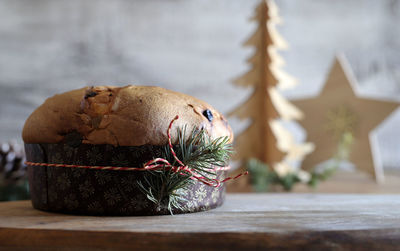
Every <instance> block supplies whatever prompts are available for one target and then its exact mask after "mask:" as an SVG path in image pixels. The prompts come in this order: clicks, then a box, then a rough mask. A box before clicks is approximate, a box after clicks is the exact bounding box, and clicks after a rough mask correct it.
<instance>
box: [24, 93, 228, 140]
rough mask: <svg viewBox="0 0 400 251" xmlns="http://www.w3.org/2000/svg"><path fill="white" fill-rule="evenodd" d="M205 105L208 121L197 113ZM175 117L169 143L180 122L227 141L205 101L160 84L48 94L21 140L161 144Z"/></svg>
mask: <svg viewBox="0 0 400 251" xmlns="http://www.w3.org/2000/svg"><path fill="white" fill-rule="evenodd" d="M207 109H208V110H209V111H210V112H211V114H212V119H210V120H211V121H209V119H208V118H207V117H206V116H205V115H204V114H203V113H204V112H205V111H206V110H207ZM176 115H179V119H178V120H177V121H175V122H174V124H173V127H172V130H171V133H172V139H173V141H175V140H176V132H177V129H176V128H177V127H180V128H182V127H184V126H185V125H186V126H187V129H188V130H192V129H193V128H197V129H200V128H205V129H206V131H207V132H208V134H209V135H210V136H211V137H212V138H217V137H221V136H228V137H230V139H231V141H232V140H233V133H232V130H231V128H230V126H229V125H228V123H227V121H226V120H225V118H224V117H223V116H222V115H221V114H220V113H219V112H218V111H216V110H215V109H214V108H213V107H211V106H210V105H209V104H207V103H205V102H203V101H201V100H198V99H196V98H194V97H191V96H189V95H185V94H182V93H178V92H174V91H170V90H166V89H164V88H160V87H152V86H134V85H129V86H125V87H115V86H96V87H86V88H82V89H78V90H73V91H69V92H65V93H62V94H58V95H55V96H53V97H51V98H48V99H47V100H46V101H45V102H44V103H43V104H42V105H41V106H39V107H38V108H37V109H36V110H35V111H34V112H33V113H32V114H31V115H30V116H29V118H28V119H27V120H26V122H25V126H24V129H23V132H22V138H23V140H24V142H25V143H59V142H62V141H64V138H65V136H66V135H67V134H69V133H71V132H78V133H79V134H80V135H81V136H82V139H83V140H82V143H84V144H112V145H120V146H141V145H163V144H166V143H167V140H168V137H167V128H168V126H169V123H170V122H171V120H172V119H173V118H174V117H175V116H176ZM208 117H209V118H210V116H208Z"/></svg>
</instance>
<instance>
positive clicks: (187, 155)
mask: <svg viewBox="0 0 400 251" xmlns="http://www.w3.org/2000/svg"><path fill="white" fill-rule="evenodd" d="M186 133H187V128H186V126H185V127H184V128H183V129H178V145H175V146H174V151H175V153H176V155H177V157H178V158H179V159H180V160H181V161H182V162H183V163H184V164H185V165H187V166H188V167H189V168H190V169H191V170H193V171H194V172H196V173H197V174H199V175H201V176H204V177H206V178H208V179H215V178H216V177H217V173H216V171H215V170H214V169H212V166H218V167H224V166H226V165H227V162H228V161H229V158H230V156H231V155H232V153H233V147H232V144H230V143H229V137H219V138H217V139H214V140H212V139H211V138H210V137H209V136H208V135H207V133H206V131H205V130H204V129H202V130H195V129H194V130H192V131H191V132H190V135H189V137H188V139H186ZM185 139H186V140H185ZM163 155H164V156H161V157H162V158H164V159H166V160H168V161H169V162H170V163H171V164H172V165H173V166H177V165H178V163H177V161H176V160H175V158H174V156H173V154H172V153H171V150H170V149H169V146H168V145H166V146H165V148H164V152H163ZM192 182H194V181H193V180H192V179H191V175H190V174H189V173H187V172H185V171H178V172H174V171H172V170H170V169H166V168H165V169H159V170H149V171H146V172H145V174H144V179H143V182H142V181H138V185H139V188H140V190H141V191H142V192H143V193H144V194H145V195H146V197H147V199H149V200H150V201H151V202H153V203H155V204H156V205H157V210H159V211H161V210H163V209H168V211H169V212H170V213H171V214H173V213H172V212H173V209H174V208H176V209H182V207H181V204H182V202H184V201H185V198H183V197H182V196H181V195H180V194H179V193H178V192H177V191H178V190H180V189H183V190H187V189H188V186H189V185H190V184H191V183H192Z"/></svg>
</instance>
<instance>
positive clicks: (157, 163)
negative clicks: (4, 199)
mask: <svg viewBox="0 0 400 251" xmlns="http://www.w3.org/2000/svg"><path fill="white" fill-rule="evenodd" d="M178 118H179V116H178V115H176V116H175V118H174V119H173V120H171V122H170V124H169V127H168V130H167V134H168V145H169V149H170V151H171V153H172V155H173V156H174V159H175V160H176V161H177V162H178V164H179V165H178V166H173V165H171V163H169V161H168V160H166V159H163V158H155V159H153V160H150V161H148V162H146V163H145V164H144V165H143V167H122V166H84V165H69V164H50V163H37V162H30V161H25V164H26V165H29V166H47V167H69V168H84V169H96V170H113V171H149V170H160V169H166V170H172V171H174V172H182V173H181V174H182V175H185V174H184V173H183V172H185V173H186V174H187V175H190V179H192V180H197V181H200V182H202V183H204V184H206V185H208V186H212V187H219V186H221V184H222V183H224V182H226V181H228V180H234V179H237V178H239V177H241V176H243V175H247V174H248V172H247V171H246V172H244V173H240V174H238V175H236V176H234V177H227V178H225V179H223V180H218V179H211V178H208V177H205V176H203V175H201V174H198V173H196V172H195V171H193V170H192V169H191V168H189V167H188V166H187V165H185V164H184V163H183V162H182V161H181V160H180V159H179V158H178V156H176V153H175V151H174V148H173V146H172V141H171V128H172V124H173V123H174V121H175V120H177V119H178ZM229 169H230V167H229V166H226V167H215V168H213V169H211V170H214V171H226V170H229Z"/></svg>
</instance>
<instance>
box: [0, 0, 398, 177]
mask: <svg viewBox="0 0 400 251" xmlns="http://www.w3.org/2000/svg"><path fill="white" fill-rule="evenodd" d="M258 3H259V1H258V0H246V1H243V0H234V1H232V0H147V1H138V0H137V1H126V0H112V1H110V0H107V1H106V0H102V1H94V0H69V1H61V0H58V1H54V0H53V1H50V0H35V1H32V0H1V1H0V16H1V17H2V18H1V22H0V115H1V120H0V142H7V141H9V140H16V141H17V142H21V136H20V134H21V130H22V127H23V124H24V121H25V119H26V118H27V117H28V116H29V114H30V113H31V112H32V111H33V110H34V109H35V108H36V107H37V106H38V105H40V104H41V103H42V102H43V101H44V99H45V98H47V97H49V96H52V95H54V94H56V93H60V92H64V91H67V90H71V89H74V88H80V87H82V86H86V85H99V84H113V85H125V84H136V85H158V86H162V87H165V88H168V89H172V90H175V91H179V92H183V93H187V94H190V95H193V96H195V97H197V98H200V99H203V100H205V101H206V102H208V103H210V104H212V105H213V106H214V107H215V108H216V109H217V110H219V111H221V112H222V113H225V114H226V113H228V112H229V111H230V110H232V109H233V108H234V107H236V106H237V105H239V104H240V103H241V102H243V101H244V100H246V99H247V98H248V96H249V94H250V93H251V90H250V89H249V90H245V89H242V88H238V87H236V86H234V85H233V84H232V80H233V79H234V78H236V77H238V76H240V75H242V74H244V73H245V72H246V71H247V70H248V69H249V67H250V66H249V65H248V64H247V63H246V59H247V58H248V57H249V56H250V55H251V54H252V53H253V49H252V48H250V47H243V46H242V43H243V42H244V41H245V40H246V39H247V38H248V37H249V36H250V35H251V34H252V33H253V32H254V30H255V28H256V23H254V22H250V20H249V18H250V17H252V15H253V13H254V9H255V7H256V6H257V4H258ZM276 4H277V5H278V7H279V9H280V15H281V17H282V18H283V20H284V23H283V24H282V25H280V26H279V27H278V31H279V32H280V34H281V35H282V36H283V37H284V38H285V39H286V40H287V41H288V43H289V44H290V48H289V50H287V51H282V52H280V54H281V56H282V57H283V58H284V59H285V61H286V66H285V67H284V70H285V71H286V72H288V73H290V74H291V75H292V76H294V77H295V78H297V79H298V80H299V82H300V84H299V85H298V86H296V88H294V89H291V90H287V91H284V92H283V94H284V95H285V96H286V97H288V98H299V97H304V96H312V95H316V94H317V93H318V91H319V90H320V88H321V87H322V84H323V83H324V81H325V78H326V74H327V73H328V71H329V69H330V66H331V64H332V62H333V59H334V55H335V54H336V53H337V52H343V53H344V55H345V56H346V57H347V59H348V60H349V62H350V66H351V67H352V70H353V72H354V74H355V77H356V79H357V81H358V85H359V89H360V92H361V93H362V95H364V96H366V97H367V96H368V97H375V98H384V99H389V100H393V101H396V100H397V101H400V26H399V23H400V0H381V1H375V0H352V1H346V0H336V1H330V0H319V1H315V0H301V1H290V0H276ZM230 123H231V124H232V127H233V129H234V131H235V132H236V133H238V132H240V131H241V130H242V129H243V128H244V127H245V126H246V122H244V123H242V122H239V121H237V120H235V119H231V120H230ZM399 125H400V110H399V109H398V110H397V111H396V112H395V113H394V114H392V116H391V117H389V118H388V119H387V120H386V121H385V122H384V123H383V124H382V125H381V126H380V127H379V128H378V141H379V143H378V144H379V149H380V151H381V154H382V159H383V164H384V168H385V170H389V171H391V172H392V171H393V172H397V171H400V147H399V142H400V130H399ZM285 126H287V127H288V128H290V130H293V131H295V132H296V135H298V137H299V138H302V137H304V134H303V133H302V130H301V128H299V126H297V125H296V124H295V123H294V122H293V123H287V124H286V125H285Z"/></svg>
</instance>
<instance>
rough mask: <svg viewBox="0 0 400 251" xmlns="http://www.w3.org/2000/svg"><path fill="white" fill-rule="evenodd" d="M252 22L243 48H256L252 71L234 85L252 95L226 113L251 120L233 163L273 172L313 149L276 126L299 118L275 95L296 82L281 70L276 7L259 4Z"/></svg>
mask: <svg viewBox="0 0 400 251" xmlns="http://www.w3.org/2000/svg"><path fill="white" fill-rule="evenodd" d="M252 20H254V21H256V22H258V27H257V30H256V31H255V33H254V34H253V35H252V36H251V37H250V38H249V39H248V40H247V41H246V42H245V44H244V45H245V46H252V47H255V48H256V50H255V53H254V55H253V56H251V57H250V58H249V59H248V62H249V63H250V64H251V66H252V68H251V69H250V71H248V72H247V73H246V74H244V75H243V76H241V77H239V78H238V79H236V80H235V81H234V83H235V84H236V85H237V86H240V87H247V88H249V87H251V88H253V89H254V91H253V93H252V95H251V96H250V98H249V99H248V100H247V101H245V102H244V104H242V105H240V106H239V107H238V108H236V109H235V110H234V111H232V112H231V113H230V116H236V117H238V118H239V119H241V120H244V119H251V124H250V126H249V127H248V128H247V129H246V130H245V131H244V132H243V133H242V134H240V135H239V136H238V137H237V139H236V152H237V154H236V159H238V160H241V161H242V163H244V162H245V161H246V160H248V159H250V158H257V159H259V160H261V161H262V162H264V163H267V164H268V165H269V166H270V167H274V168H275V166H282V163H283V162H287V163H289V162H290V163H291V162H292V161H293V160H301V159H302V158H303V157H304V156H305V155H306V154H308V153H309V152H310V151H312V149H313V145H312V144H299V143H297V142H296V141H295V139H294V137H293V135H291V133H290V132H289V131H287V130H286V129H285V128H284V127H283V126H282V125H281V124H280V122H279V119H284V120H298V119H301V118H302V117H303V114H302V112H301V111H300V110H299V109H297V108H296V107H295V106H293V105H292V104H291V103H290V102H289V101H287V100H286V99H285V98H284V97H283V96H282V95H281V94H280V93H279V91H278V88H279V89H284V88H290V87H293V86H294V85H296V80H295V79H294V78H293V77H291V76H289V75H288V74H287V73H285V72H284V71H283V70H282V69H281V67H282V66H283V65H284V63H285V62H284V60H283V59H282V57H281V56H279V54H278V53H277V50H279V49H287V47H288V44H287V43H286V41H285V40H284V39H283V38H282V37H281V36H280V35H279V33H278V32H277V30H276V27H275V26H276V25H277V24H279V23H281V19H280V17H279V15H278V8H277V6H276V5H275V3H274V2H273V1H264V0H263V1H261V3H260V4H259V6H258V7H257V8H256V14H255V16H254V17H253V18H252ZM284 166H288V165H286V164H285V165H284ZM289 166H290V165H289ZM290 168H294V167H293V166H291V167H290ZM236 185H237V184H236Z"/></svg>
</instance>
